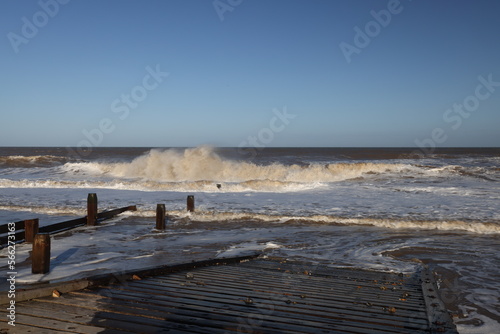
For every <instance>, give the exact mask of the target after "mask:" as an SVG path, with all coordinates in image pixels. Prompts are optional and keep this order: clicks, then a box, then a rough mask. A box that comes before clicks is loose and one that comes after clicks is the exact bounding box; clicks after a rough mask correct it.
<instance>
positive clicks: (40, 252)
mask: <svg viewBox="0 0 500 334" xmlns="http://www.w3.org/2000/svg"><path fill="white" fill-rule="evenodd" d="M31 256H32V262H31V272H32V273H33V274H46V273H48V272H49V271H50V235H49V234H48V233H39V234H37V235H35V237H34V240H33V252H32V255H31Z"/></svg>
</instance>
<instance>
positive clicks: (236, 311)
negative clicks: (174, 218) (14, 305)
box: [47, 292, 427, 333]
mask: <svg viewBox="0 0 500 334" xmlns="http://www.w3.org/2000/svg"><path fill="white" fill-rule="evenodd" d="M79 294H82V295H81V296H80V297H79V298H80V301H78V304H79V305H81V302H82V301H84V300H88V299H90V300H96V299H95V298H98V297H99V295H94V296H89V295H88V294H83V292H80V293H79ZM72 295H75V294H72ZM136 297H138V298H139V299H134V301H132V300H131V299H130V298H129V296H123V299H122V296H121V295H118V294H113V295H112V296H110V297H109V298H108V301H107V303H109V304H115V303H116V304H117V305H120V306H121V305H130V306H131V307H137V308H142V309H143V310H145V312H148V311H149V312H150V311H151V310H161V311H162V312H169V313H177V314H178V313H179V312H181V313H182V312H188V314H189V312H195V311H202V312H211V313H212V317H213V316H215V315H222V316H227V315H229V316H231V317H233V318H235V319H236V318H238V317H240V318H245V317H248V316H249V314H255V315H256V316H257V317H258V318H259V317H260V318H262V319H264V320H266V321H274V322H276V323H279V322H284V323H287V324H289V323H295V324H297V325H303V324H304V323H306V322H307V324H308V326H311V327H314V328H325V327H326V328H329V327H328V326H329V325H347V324H349V325H350V326H352V327H353V328H354V329H356V327H360V328H364V329H363V330H360V332H362V333H365V332H366V330H367V329H380V330H382V332H387V333H389V332H391V330H390V328H388V326H387V325H388V324H389V325H390V321H385V322H381V320H380V319H379V318H378V317H376V318H371V319H370V318H369V317H367V315H366V314H364V315H361V316H357V317H356V316H354V317H353V316H351V315H349V317H348V318H347V316H348V315H347V314H341V315H335V313H334V312H333V311H334V310H331V311H329V312H311V313H310V314H304V313H297V311H296V309H295V308H294V307H293V306H286V304H284V303H283V304H282V306H279V305H275V306H272V307H263V305H261V304H260V299H259V300H258V301H257V302H256V303H255V304H253V305H250V306H244V305H245V304H244V302H242V300H238V301H237V307H234V306H233V307H232V306H231V303H230V302H221V303H215V302H213V301H211V300H208V299H204V300H203V301H202V302H192V301H191V302H183V301H181V300H179V299H175V298H174V299H169V298H167V299H166V300H162V301H161V302H157V301H154V300H153V299H151V298H144V297H147V296H146V295H145V294H138V295H137V294H136ZM184 298H187V295H186V294H184ZM99 300H100V301H102V302H103V303H106V300H105V299H104V298H103V299H99ZM47 302H54V303H57V302H59V299H57V300H54V301H47ZM92 303H93V302H91V303H90V304H91V305H92ZM423 316H424V317H425V313H424V314H423ZM299 319H300V320H299ZM380 324H383V325H384V326H381V325H380ZM398 324H399V325H400V324H401V322H393V323H392V325H393V327H398V326H397V325H398ZM422 326H425V327H426V326H427V323H426V322H423V323H420V324H418V325H411V324H409V325H408V328H409V329H412V333H413V332H414V330H416V329H419V328H421V327H422ZM395 332H398V333H400V332H401V329H397V330H395Z"/></svg>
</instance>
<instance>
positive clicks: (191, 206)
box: [187, 195, 194, 212]
mask: <svg viewBox="0 0 500 334" xmlns="http://www.w3.org/2000/svg"><path fill="white" fill-rule="evenodd" d="M187 210H188V211H189V212H194V196H193V195H189V196H188V197H187Z"/></svg>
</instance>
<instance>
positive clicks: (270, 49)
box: [0, 0, 500, 147]
mask: <svg viewBox="0 0 500 334" xmlns="http://www.w3.org/2000/svg"><path fill="white" fill-rule="evenodd" d="M499 14H500V2H498V1H495V0H491V1H463V0H460V1H456V0H455V1H452V0H445V1H433V0H427V1H424V0H420V1H418V0H413V1H410V0H401V1H397V0H384V1H378V0H377V1H360V0H344V1H341V0H339V1H330V0H216V1H213V0H164V1H152V0H143V1H126V0H123V1H119V0H113V1H105V0H102V1H98V0H85V1H82V0H72V1H68V0H40V1H14V0H5V1H1V2H0V28H1V31H0V34H1V42H0V54H1V55H2V61H1V63H0V69H1V72H0V73H1V77H0V88H1V90H0V110H1V113H2V120H1V123H0V146H81V147H84V146H86V145H87V146H158V147H169V146H197V145H202V144H210V145H216V146H332V147H337V146H409V147H414V146H419V145H420V146H422V147H426V146H427V147H431V146H432V145H436V146H500V131H499V126H500V35H499V33H500V20H498V16H499ZM360 31H361V33H360ZM346 50H347V51H346ZM353 50H354V51H353ZM152 73H156V74H155V75H154V74H152ZM166 73H168V75H167V74H166ZM481 78H482V79H481ZM488 82H489V84H488ZM485 83H486V84H485ZM457 105H458V107H456V108H455V107H454V106H457ZM460 105H464V107H462V108H461V109H460ZM464 108H465V109H464ZM279 115H280V116H281V117H280V116H279ZM283 115H285V116H283Z"/></svg>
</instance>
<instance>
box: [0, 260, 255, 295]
mask: <svg viewBox="0 0 500 334" xmlns="http://www.w3.org/2000/svg"><path fill="white" fill-rule="evenodd" d="M257 256H259V253H255V254H251V255H246V256H239V257H233V258H219V259H208V260H202V261H196V262H191V263H180V264H170V265H162V266H155V267H149V268H142V269H137V270H128V271H123V272H121V273H119V274H118V273H116V274H113V273H111V274H101V275H94V276H90V277H87V278H83V279H77V280H72V281H67V282H61V283H38V284H36V283H35V284H30V285H25V286H22V285H18V286H17V291H16V301H17V302H22V301H25V300H30V299H34V298H41V297H46V296H51V295H52V291H54V289H56V290H58V291H60V292H62V293H65V292H70V291H75V290H81V289H85V288H87V287H91V286H100V285H109V284H112V283H115V282H126V281H129V280H132V277H133V276H134V275H137V276H140V277H148V276H154V275H164V274H167V273H172V272H178V271H182V270H192V269H194V268H200V267H206V266H218V265H226V264H231V263H239V262H241V261H246V260H249V259H253V258H255V257H257ZM9 302H10V299H9V298H8V297H7V294H6V293H5V294H4V293H0V305H3V304H8V303H9Z"/></svg>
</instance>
